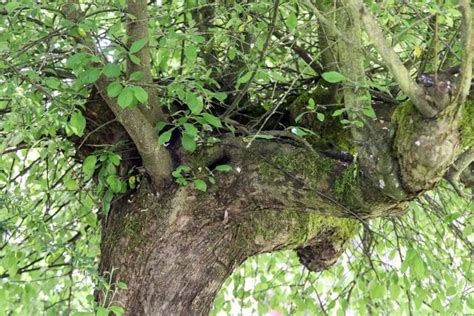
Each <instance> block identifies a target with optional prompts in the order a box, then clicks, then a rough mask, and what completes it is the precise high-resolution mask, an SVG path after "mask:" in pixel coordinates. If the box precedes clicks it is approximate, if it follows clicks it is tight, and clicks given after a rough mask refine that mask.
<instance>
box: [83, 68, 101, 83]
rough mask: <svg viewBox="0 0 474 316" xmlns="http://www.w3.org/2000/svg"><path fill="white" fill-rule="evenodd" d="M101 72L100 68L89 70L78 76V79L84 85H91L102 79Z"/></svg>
mask: <svg viewBox="0 0 474 316" xmlns="http://www.w3.org/2000/svg"><path fill="white" fill-rule="evenodd" d="M100 74H101V71H100V69H99V68H95V67H92V68H89V69H87V70H85V71H83V72H81V73H80V74H79V76H78V79H79V80H81V81H82V82H84V83H87V84H91V83H94V82H96V81H97V79H99V78H100Z"/></svg>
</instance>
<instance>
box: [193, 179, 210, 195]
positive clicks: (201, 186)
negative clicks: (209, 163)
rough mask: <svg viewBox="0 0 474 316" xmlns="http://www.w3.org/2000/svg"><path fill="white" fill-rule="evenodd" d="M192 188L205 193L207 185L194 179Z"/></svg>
mask: <svg viewBox="0 0 474 316" xmlns="http://www.w3.org/2000/svg"><path fill="white" fill-rule="evenodd" d="M193 184H194V187H195V188H196V189H198V190H199V191H202V192H206V191H207V184H206V182H204V181H203V180H200V179H196V180H194V181H193Z"/></svg>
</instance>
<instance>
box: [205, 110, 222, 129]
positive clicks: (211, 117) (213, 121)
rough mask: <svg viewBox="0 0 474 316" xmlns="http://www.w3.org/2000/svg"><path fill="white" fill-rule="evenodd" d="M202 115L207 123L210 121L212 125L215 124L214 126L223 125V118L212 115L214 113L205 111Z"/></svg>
mask: <svg viewBox="0 0 474 316" xmlns="http://www.w3.org/2000/svg"><path fill="white" fill-rule="evenodd" d="M202 117H203V118H204V119H205V120H206V122H207V123H209V124H210V125H212V126H214V127H222V123H221V120H220V119H219V118H218V117H216V116H214V115H212V114H209V113H203V115H202Z"/></svg>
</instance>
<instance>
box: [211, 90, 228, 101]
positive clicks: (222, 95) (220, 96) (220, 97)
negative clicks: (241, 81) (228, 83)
mask: <svg viewBox="0 0 474 316" xmlns="http://www.w3.org/2000/svg"><path fill="white" fill-rule="evenodd" d="M214 97H215V98H216V99H217V100H219V101H221V102H224V100H225V99H226V98H227V94H226V93H225V92H217V93H216V94H214Z"/></svg>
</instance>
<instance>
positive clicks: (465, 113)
mask: <svg viewBox="0 0 474 316" xmlns="http://www.w3.org/2000/svg"><path fill="white" fill-rule="evenodd" d="M473 122H474V100H471V99H470V100H467V101H466V103H464V105H463V108H462V117H461V121H460V123H459V130H460V132H461V147H462V148H468V147H471V146H473V145H474V123H473Z"/></svg>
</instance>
